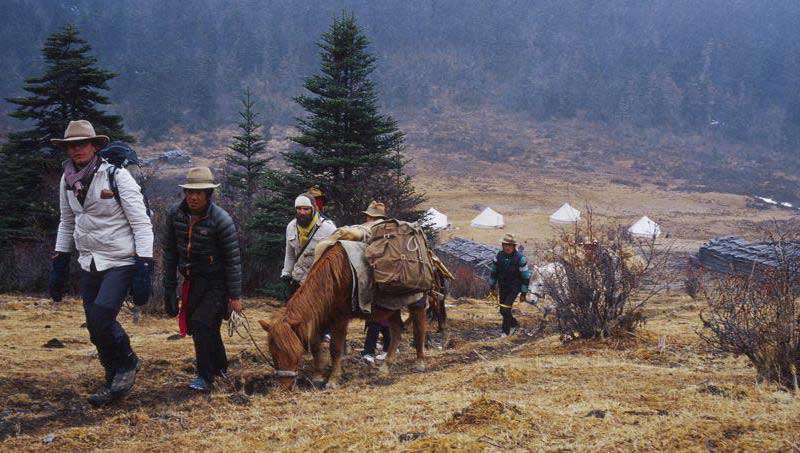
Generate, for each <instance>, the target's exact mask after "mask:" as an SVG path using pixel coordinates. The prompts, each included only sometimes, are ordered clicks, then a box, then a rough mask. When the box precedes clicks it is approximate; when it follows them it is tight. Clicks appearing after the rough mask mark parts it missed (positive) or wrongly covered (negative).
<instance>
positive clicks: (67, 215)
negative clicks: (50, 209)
mask: <svg viewBox="0 0 800 453" xmlns="http://www.w3.org/2000/svg"><path fill="white" fill-rule="evenodd" d="M58 184H59V189H58V195H59V201H58V204H59V210H60V211H61V218H60V219H59V222H58V233H57V235H56V252H64V253H71V252H72V251H73V250H74V249H75V240H74V235H75V213H74V212H72V207H71V206H70V205H69V199H68V198H67V188H66V186H65V185H64V184H65V183H64V175H61V180H60V181H59V183H58Z"/></svg>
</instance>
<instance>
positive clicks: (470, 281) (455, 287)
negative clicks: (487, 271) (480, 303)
mask: <svg viewBox="0 0 800 453" xmlns="http://www.w3.org/2000/svg"><path fill="white" fill-rule="evenodd" d="M450 271H451V272H452V273H453V275H454V276H455V277H456V278H455V280H453V281H452V282H451V283H450V288H449V290H448V293H449V294H450V295H451V296H453V297H455V298H459V297H471V298H480V297H485V296H486V295H487V294H488V293H489V284H488V283H486V280H485V279H483V278H481V277H480V276H478V275H477V274H476V273H475V270H474V269H473V268H472V267H470V266H466V265H459V266H453V267H450Z"/></svg>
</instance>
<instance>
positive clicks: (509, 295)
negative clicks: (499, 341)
mask: <svg viewBox="0 0 800 453" xmlns="http://www.w3.org/2000/svg"><path fill="white" fill-rule="evenodd" d="M517 296H519V291H504V290H503V289H502V288H500V315H502V316H503V326H502V328H503V333H505V334H506V335H508V334H510V333H511V329H512V328H514V327H517V326H519V322H517V318H515V317H514V313H513V312H512V311H511V307H512V306H513V305H514V301H515V300H517Z"/></svg>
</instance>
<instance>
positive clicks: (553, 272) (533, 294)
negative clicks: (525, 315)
mask: <svg viewBox="0 0 800 453" xmlns="http://www.w3.org/2000/svg"><path fill="white" fill-rule="evenodd" d="M555 278H559V279H565V278H566V276H565V274H564V266H563V265H562V264H561V263H547V264H542V265H540V266H533V272H531V282H530V284H529V285H528V302H530V303H532V304H536V303H537V302H538V300H539V299H543V298H544V296H545V295H546V294H547V291H546V287H547V282H548V281H550V280H552V279H555Z"/></svg>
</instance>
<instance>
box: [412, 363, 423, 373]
mask: <svg viewBox="0 0 800 453" xmlns="http://www.w3.org/2000/svg"><path fill="white" fill-rule="evenodd" d="M414 371H416V372H417V373H422V372H424V371H425V362H423V361H422V360H419V361H417V362H414Z"/></svg>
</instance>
